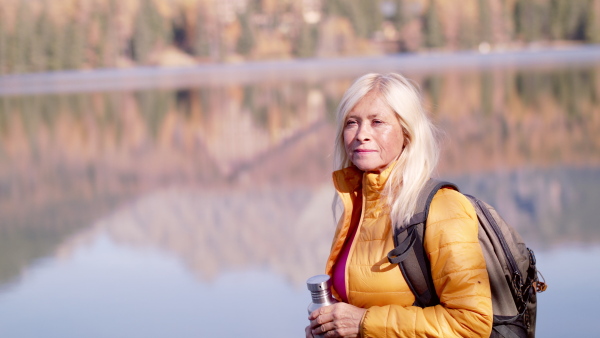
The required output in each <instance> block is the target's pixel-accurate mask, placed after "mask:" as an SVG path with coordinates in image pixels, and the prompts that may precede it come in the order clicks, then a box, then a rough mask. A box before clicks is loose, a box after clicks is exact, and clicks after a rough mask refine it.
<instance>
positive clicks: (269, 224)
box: [0, 66, 600, 337]
mask: <svg viewBox="0 0 600 338" xmlns="http://www.w3.org/2000/svg"><path fill="white" fill-rule="evenodd" d="M408 75H409V76H410V77H412V78H414V79H415V81H417V82H418V83H419V84H420V85H421V87H422V88H423V89H424V98H425V101H426V104H427V106H428V107H429V110H430V111H431V112H432V114H433V115H434V118H435V119H436V121H437V123H438V125H440V127H441V129H442V130H444V135H443V147H444V151H443V158H442V162H441V165H440V169H439V174H440V176H442V177H446V178H450V179H452V180H455V181H456V182H458V183H459V185H460V186H461V187H462V189H463V191H465V192H468V193H473V194H476V195H478V196H481V197H483V198H484V199H485V200H487V201H489V202H490V203H491V204H493V205H495V206H496V207H497V208H498V209H499V210H500V211H501V212H502V214H503V216H504V217H505V218H506V219H507V220H508V221H509V222H510V223H512V224H515V225H516V226H517V227H518V228H519V229H520V232H521V233H522V234H523V235H524V237H525V238H526V239H527V241H528V243H532V245H534V248H536V249H537V250H541V251H542V252H543V251H545V250H547V251H548V252H552V250H558V249H557V248H564V247H565V245H571V246H581V245H590V246H598V244H599V242H600V229H599V228H598V227H597V226H596V223H597V222H596V221H595V218H596V217H595V213H594V211H595V209H596V208H597V203H598V202H597V201H599V200H600V195H599V194H600V193H599V191H600V136H599V135H600V133H599V131H600V111H599V110H600V108H599V107H600V105H599V104H598V103H599V100H600V86H599V85H598V84H599V83H600V66H595V67H586V68H560V69H557V70H553V71H550V70H543V69H536V70H529V71H525V70H515V69H488V70H485V71H482V72H477V71H448V72H444V73H436V74H425V73H420V74H417V73H415V74H408ZM351 81H352V79H351V78H344V79H332V80H329V81H322V82H318V83H317V82H314V81H313V82H310V81H307V82H301V81H282V82H281V83H275V82H257V83H253V84H251V85H250V84H240V85H230V86H204V87H198V88H187V89H177V90H150V91H140V92H101V93H91V94H65V95H35V96H12V97H2V98H0V100H1V101H0V140H1V142H0V250H1V252H0V284H1V285H2V286H3V289H2V290H3V291H2V292H1V293H0V312H6V311H7V309H9V308H12V307H13V306H17V304H24V303H22V302H24V300H23V299H19V297H20V296H19V294H21V293H22V292H27V288H28V287H29V286H28V285H30V284H29V283H31V279H30V278H31V277H30V276H31V274H32V272H31V271H38V270H36V269H42V270H43V269H49V271H50V270H53V269H56V268H55V267H53V266H54V265H53V264H57V263H48V260H50V261H51V262H54V260H59V261H60V260H63V261H68V262H75V261H77V260H78V259H80V258H81V257H82V255H83V254H82V253H83V252H86V250H92V249H90V248H98V245H100V248H103V249H102V250H105V251H103V252H112V253H113V254H112V256H111V260H110V263H109V265H114V264H117V266H118V264H119V262H120V261H121V259H122V256H121V255H122V254H123V255H125V256H127V254H126V253H123V252H122V251H121V250H124V249H123V248H128V249H127V250H131V249H133V250H136V252H143V253H147V252H158V253H161V255H163V254H164V255H168V256H169V257H171V258H170V259H172V260H174V261H175V262H179V263H178V264H183V266H184V267H185V269H184V271H188V272H190V273H191V274H192V275H193V276H194V280H195V281H196V283H198V285H200V286H201V287H202V286H205V285H215V283H217V284H218V283H219V282H220V281H222V279H223V278H228V277H227V276H238V275H236V274H239V273H242V274H244V276H243V277H239V276H238V277H233V278H234V279H236V278H240V279H242V280H243V279H245V278H247V277H248V276H247V275H245V273H246V272H248V273H250V275H252V273H255V272H257V271H258V272H259V274H260V273H265V275H261V276H262V277H260V276H259V277H256V278H255V279H252V278H249V277H248V278H249V281H252V280H254V281H253V282H252V283H254V284H252V283H251V284H248V285H247V287H248V288H249V289H248V290H246V289H244V293H242V294H240V293H239V292H238V293H236V292H237V291H239V290H237V291H236V286H231V289H228V290H227V291H223V292H224V293H231V294H232V295H234V294H235V295H237V296H236V297H241V298H243V297H250V296H249V295H250V294H251V293H252V291H251V289H252V287H253V286H257V285H261V283H262V282H261V280H262V279H261V278H263V279H275V280H278V282H276V283H275V284H277V286H274V287H275V288H278V287H281V284H282V283H283V284H285V286H284V288H285V289H286V291H281V292H284V293H286V296H283V297H284V298H286V299H287V298H289V297H291V298H293V299H294V302H298V303H295V305H294V306H291V305H289V304H288V303H286V304H288V305H289V308H292V307H293V308H300V312H301V315H300V316H304V310H305V304H304V303H306V300H307V299H304V298H302V297H308V296H307V295H306V294H304V292H303V291H299V290H303V282H304V281H305V279H306V278H307V276H310V275H313V274H316V273H320V272H321V271H322V264H324V261H325V257H326V255H327V252H328V250H329V244H330V243H329V241H330V239H331V234H332V231H333V220H332V217H331V212H330V203H331V198H332V195H333V189H332V187H331V185H330V182H329V180H330V171H331V166H330V163H331V158H330V154H331V144H332V141H333V134H334V130H333V122H332V118H333V112H334V110H335V107H336V104H337V102H338V101H339V99H340V97H341V95H342V93H343V91H344V90H345V89H346V88H347V87H348V85H349V84H350V82H351ZM99 238H102V239H103V241H105V242H100V244H98V243H99V242H98V241H99ZM102 243H105V244H102ZM106 243H108V244H106ZM148 250H149V251H148ZM144 255H146V254H144ZM161 257H162V256H161ZM148 259H150V260H151V261H153V260H154V259H158V260H161V259H163V258H148ZM85 264H94V263H93V261H90V262H89V263H85ZM140 264H141V265H143V264H145V263H140ZM168 264H173V263H168ZM168 264H167V265H168ZM158 269H159V270H160V269H161V268H158ZM56 271H59V270H56ZM60 271H62V272H60V273H62V274H64V275H63V276H62V277H61V278H66V279H70V278H76V277H75V276H71V275H70V274H72V273H74V272H73V271H74V270H73V271H71V270H69V271H65V270H60ZM56 273H59V272H56ZM119 273H120V272H117V275H118V274H119ZM180 273H181V272H173V271H165V272H164V273H161V274H159V275H160V278H171V277H169V276H170V275H171V274H175V275H177V274H180ZM265 276H267V277H265ZM99 278H101V277H99ZM102 278H103V277H102ZM139 278H141V279H136V282H135V283H140V284H143V283H144V281H143V278H156V275H149V276H147V277H139ZM47 283H49V284H46V285H45V286H44V288H45V289H44V290H45V291H44V292H49V293H52V292H55V291H52V287H53V285H55V284H51V283H50V282H47ZM128 285H129V286H128ZM550 285H551V286H552V283H550ZM131 287H133V288H135V286H131V284H127V283H125V284H123V288H121V289H119V291H115V290H114V289H110V288H107V289H103V291H101V292H100V293H104V294H110V293H113V294H116V295H117V297H121V298H123V299H124V301H125V299H127V302H128V306H132V307H133V308H142V307H144V306H146V305H147V304H148V303H146V302H142V301H141V300H140V299H139V298H136V297H133V296H132V297H131V298H129V296H130V295H129V291H128V290H129V288H131ZM203 290H204V289H203ZM214 290H215V289H214V288H210V287H209V288H208V289H206V290H204V291H189V292H190V293H191V294H195V292H200V293H201V294H202V295H203V296H202V297H208V296H209V295H210V294H211V293H213V292H215V291H214ZM290 290H293V291H290ZM56 292H59V293H60V292H67V293H68V292H70V291H69V290H68V289H66V290H62V291H58V289H57V290H56ZM296 293H298V294H296ZM299 295H301V296H299ZM145 296H146V297H149V298H151V299H152V298H156V301H159V300H160V299H161V291H156V290H155V291H152V292H149V293H148V294H146V295H145ZM23 297H26V296H23ZM232 297H234V296H232ZM274 297H277V296H274ZM192 298H193V297H192ZM11 299H12V300H11ZM248 299H250V298H248ZM72 301H73V302H80V303H78V304H79V305H78V306H80V307H87V306H90V304H93V301H91V302H92V303H86V301H87V300H86V299H85V297H84V298H82V299H80V300H77V297H73V299H72ZM194 301H195V302H197V303H206V302H209V303H210V300H207V299H206V298H203V300H201V299H195V300H194ZM541 302H543V300H541ZM243 303H244V302H243V300H240V301H239V302H238V303H236V304H237V305H236V306H238V307H240V306H242V305H240V304H243ZM143 304H146V305H143ZM189 306H191V305H189ZM286 308H287V307H286ZM221 310H222V311H226V309H221ZM132 311H133V310H132ZM175 311H180V312H185V311H195V310H191V309H190V308H186V309H178V310H175ZM21 315H22V316H24V317H23V318H28V317H27V316H28V315H27V311H23V312H22V313H21ZM180 315H181V316H182V318H180V320H181V321H182V322H185V325H186V326H185V327H188V330H189V331H187V334H182V335H180V336H195V334H194V332H196V331H195V329H192V328H191V326H193V325H190V323H195V321H194V319H192V318H188V317H186V315H184V314H181V313H180ZM40 316H42V315H40ZM157 316H162V315H157ZM290 316H293V318H298V315H296V314H294V315H290ZM183 317H185V318H183ZM23 318H21V319H23ZM140 318H142V317H137V318H136V320H138V319H140ZM144 318H145V317H144ZM290 318H291V317H290ZM288 319H289V318H288ZM288 319H282V320H283V321H284V322H285V320H288ZM304 319H305V318H304V317H302V318H301V319H299V320H298V322H295V321H294V326H297V327H298V330H296V329H295V330H294V331H298V332H300V333H299V334H298V335H301V332H302V325H303V323H304ZM23 320H25V319H23ZM57 320H59V319H57ZM214 320H216V319H214ZM294 320H295V319H294ZM16 322H18V320H17V321H16ZM209 322H210V321H207V319H206V318H205V319H203V320H200V321H199V323H201V324H202V325H207V323H209ZM250 322H251V321H245V322H244V323H245V324H244V325H247V326H252V325H253V324H252V323H250ZM542 323H543V321H542ZM82 325H83V324H82ZM90 325H91V324H90ZM165 325H166V324H165ZM257 325H258V324H257ZM540 325H543V324H540ZM142 326H143V325H142ZM148 327H149V326H148ZM260 329H261V327H260V326H258V328H256V330H257V331H256V332H257V335H258V332H261V330H260ZM124 330H125V329H124ZM144 330H145V329H144ZM173 330H175V329H173ZM123 332H128V331H123ZM132 332H133V331H132ZM142 332H146V331H143V330H142V329H140V330H138V331H135V333H131V334H127V335H128V336H144V334H143V333H142ZM156 332H159V330H158V331H156ZM173 332H174V331H173ZM247 332H251V331H247ZM546 332H548V331H546ZM99 335H100V336H102V334H99ZM298 335H297V334H290V336H298ZM32 336H35V334H32ZM104 336H107V335H104ZM159 336H160V335H159ZM226 336H227V335H226ZM229 336H235V334H234V333H231V335H229ZM267 336H268V335H267ZM273 336H274V337H275V336H277V337H279V336H280V335H273Z"/></svg>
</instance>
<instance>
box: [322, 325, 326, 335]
mask: <svg viewBox="0 0 600 338" xmlns="http://www.w3.org/2000/svg"><path fill="white" fill-rule="evenodd" d="M321 332H323V333H325V332H327V330H325V324H323V325H321Z"/></svg>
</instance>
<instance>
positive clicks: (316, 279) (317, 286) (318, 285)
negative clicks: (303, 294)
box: [306, 275, 331, 291]
mask: <svg viewBox="0 0 600 338" xmlns="http://www.w3.org/2000/svg"><path fill="white" fill-rule="evenodd" d="M306 286H307V287H308V290H310V291H324V290H329V288H330V287H331V278H330V277H329V275H316V276H312V277H310V278H309V279H308V280H307V281H306Z"/></svg>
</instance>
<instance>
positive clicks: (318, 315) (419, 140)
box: [305, 73, 493, 338]
mask: <svg viewBox="0 0 600 338" xmlns="http://www.w3.org/2000/svg"><path fill="white" fill-rule="evenodd" d="M337 129H338V130H337V138H336V146H335V160H336V169H338V170H337V171H335V172H334V173H333V181H334V185H335V188H336V190H337V192H338V194H337V196H336V201H335V204H336V205H340V204H341V205H342V206H343V213H342V214H341V217H340V219H339V221H338V225H337V228H336V231H335V236H334V239H333V244H332V247H331V253H330V256H329V259H328V261H327V264H326V268H325V269H326V273H327V274H328V275H330V276H331V277H332V282H333V293H334V295H335V297H336V298H337V299H338V300H341V301H342V302H340V303H337V304H334V305H331V306H327V307H323V308H320V309H318V310H315V311H314V312H313V313H311V314H310V315H309V320H310V325H309V326H307V327H306V330H305V331H306V332H305V333H306V337H307V338H309V337H313V335H322V334H324V337H479V336H487V337H489V335H490V332H491V329H492V321H493V315H492V301H491V292H490V284H489V279H488V275H487V271H486V265H485V260H484V257H483V254H482V251H481V247H480V245H479V241H478V238H477V232H478V222H477V216H476V213H475V210H474V209H473V207H472V205H471V204H470V202H469V201H468V200H467V199H466V197H464V196H463V195H461V194H460V193H458V192H457V191H454V190H452V189H445V188H444V189H440V191H438V193H437V194H436V195H435V197H434V198H433V201H432V203H431V207H430V211H429V215H428V218H427V225H426V227H427V231H426V233H425V239H424V247H425V252H426V254H427V255H428V257H429V260H430V263H431V271H432V276H433V279H434V285H435V289H436V291H437V294H438V296H439V299H440V304H439V305H436V306H431V307H425V308H420V307H417V306H413V303H414V302H415V297H414V295H413V293H412V292H411V290H410V289H409V287H408V285H407V283H406V281H405V279H404V277H403V275H402V273H401V271H400V269H399V268H398V266H397V265H396V264H390V263H389V262H388V259H387V254H388V252H389V251H390V250H392V249H393V248H394V240H393V238H392V237H393V236H392V231H393V230H392V229H393V224H395V223H396V222H405V221H407V220H409V219H410V218H411V216H412V215H413V214H414V212H415V208H416V200H417V196H418V195H419V192H420V190H421V189H422V188H423V187H424V186H425V184H426V183H427V181H428V180H429V178H430V177H431V176H432V173H433V170H434V168H435V165H436V162H437V158H438V146H437V143H436V139H435V136H434V127H433V125H432V123H431V122H430V120H429V118H428V117H427V114H426V113H425V111H424V109H423V107H422V103H421V98H420V94H419V92H418V90H417V89H416V88H415V87H414V86H413V85H412V84H411V82H410V81H409V80H407V79H406V78H404V77H403V76H401V75H398V74H393V73H392V74H386V75H381V74H367V75H364V76H362V77H361V78H359V79H358V80H356V81H355V82H354V84H352V86H351V87H350V88H349V89H348V90H347V91H346V93H345V94H344V97H343V98H342V101H341V103H340V105H339V108H338V112H337Z"/></svg>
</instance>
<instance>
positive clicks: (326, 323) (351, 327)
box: [305, 303, 367, 338]
mask: <svg viewBox="0 0 600 338" xmlns="http://www.w3.org/2000/svg"><path fill="white" fill-rule="evenodd" d="M365 312H367V310H366V309H362V308H359V307H356V306H354V305H350V304H347V303H336V304H333V305H330V306H324V307H322V308H319V309H316V310H315V311H313V312H312V313H311V314H310V315H309V316H308V319H309V320H310V325H309V326H307V327H306V329H305V332H306V337H307V338H312V336H313V335H320V334H325V335H324V337H348V338H351V337H358V332H359V330H360V322H361V321H362V318H363V316H364V315H365Z"/></svg>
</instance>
